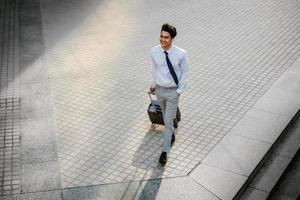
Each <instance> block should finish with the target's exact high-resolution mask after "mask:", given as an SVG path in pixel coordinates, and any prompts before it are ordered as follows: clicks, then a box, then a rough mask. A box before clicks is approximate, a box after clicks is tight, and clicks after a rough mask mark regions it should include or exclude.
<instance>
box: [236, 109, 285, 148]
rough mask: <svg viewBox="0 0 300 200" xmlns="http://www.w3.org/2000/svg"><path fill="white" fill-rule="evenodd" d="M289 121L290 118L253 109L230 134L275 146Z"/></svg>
mask: <svg viewBox="0 0 300 200" xmlns="http://www.w3.org/2000/svg"><path fill="white" fill-rule="evenodd" d="M289 121H290V117H287V116H282V115H279V114H276V113H272V112H266V111H263V110H259V109H255V108H253V109H251V110H250V111H249V112H247V113H246V114H245V115H244V117H243V118H242V119H241V120H240V121H239V122H238V124H237V125H236V126H234V127H233V128H232V130H231V131H230V134H235V135H240V136H244V137H247V138H252V139H255V140H259V141H263V142H267V143H270V144H273V143H274V141H275V140H276V139H277V138H278V137H279V135H280V134H281V133H282V131H283V130H284V128H285V127H286V125H287V124H288V123H289Z"/></svg>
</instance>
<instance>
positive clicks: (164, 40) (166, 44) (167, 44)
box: [160, 31, 174, 50]
mask: <svg viewBox="0 0 300 200" xmlns="http://www.w3.org/2000/svg"><path fill="white" fill-rule="evenodd" d="M173 40H174V38H171V35H170V33H168V32H166V31H161V33H160V44H161V47H162V48H163V49H164V50H168V49H169V48H171V47H172V42H173Z"/></svg>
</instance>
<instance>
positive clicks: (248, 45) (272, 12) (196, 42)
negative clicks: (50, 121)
mask: <svg viewBox="0 0 300 200" xmlns="http://www.w3.org/2000/svg"><path fill="white" fill-rule="evenodd" d="M298 6H299V2H297V1H294V0H289V1H287V2H286V1H285V2H283V1H279V0H276V1H271V0H267V1H254V2H248V1H230V2H228V1H222V0H214V1H197V2H189V1H184V2H182V1H175V2H174V1H172V2H171V1H164V2H160V1H151V2H146V1H133V2H130V3H128V2H127V3H125V2H117V1H110V2H98V1H93V0H90V1H86V2H85V3H84V4H83V3H82V2H80V1H76V0H72V1H71V0H69V1H63V2H62V1H48V0H43V1H41V8H42V15H43V27H44V36H45V46H46V50H45V58H46V61H45V62H46V63H47V66H48V68H49V82H50V90H51V92H52V94H53V101H54V104H53V105H54V119H55V127H56V133H57V136H58V137H57V139H58V154H59V161H60V167H61V168H60V169H61V174H62V181H63V183H62V184H63V187H74V186H85V185H90V184H105V183H116V182H122V181H130V180H141V179H148V178H149V177H150V176H151V174H159V169H157V164H156V163H157V160H158V156H159V154H160V151H161V144H162V132H161V130H162V129H161V127H159V128H158V129H157V130H155V131H154V130H151V129H150V122H149V120H148V116H147V114H146V109H147V104H148V103H149V100H148V98H147V94H146V92H147V89H148V87H149V83H150V61H149V49H150V47H151V46H154V45H156V44H157V43H158V36H159V30H160V26H161V24H162V23H164V22H166V21H169V22H171V23H174V25H175V26H176V27H177V29H178V31H179V32H178V37H177V38H176V40H175V41H176V44H177V45H179V46H181V47H183V48H185V49H186V50H187V52H188V55H189V63H190V76H189V88H188V89H187V91H186V93H185V94H183V95H182V96H181V102H180V107H181V110H182V117H183V121H182V122H181V123H180V125H179V131H178V134H177V140H176V143H175V145H174V146H173V148H172V151H171V153H170V159H169V163H168V165H167V166H166V169H165V171H164V173H163V175H162V177H176V176H182V175H187V174H188V173H189V172H190V171H191V170H192V169H193V168H194V167H195V166H196V165H197V164H198V163H199V162H200V161H201V160H202V159H203V158H204V157H205V156H206V155H207V154H208V153H209V152H210V151H211V150H212V149H213V148H214V146H215V145H216V144H217V143H218V142H219V141H220V140H221V139H222V138H223V137H224V136H225V135H226V134H227V133H228V132H229V130H230V129H231V128H232V127H233V126H234V125H235V124H236V123H237V122H238V121H239V120H240V119H241V118H242V117H243V116H244V115H245V113H247V111H248V110H249V109H250V108H251V107H252V106H253V105H254V104H255V103H256V102H257V100H258V99H259V98H260V97H261V96H262V95H263V94H264V93H265V92H266V91H267V90H268V89H269V87H270V86H271V85H272V84H273V83H274V81H275V80H276V79H277V78H278V77H279V76H280V75H281V74H282V73H283V72H284V71H285V70H286V69H287V68H288V67H289V66H290V65H291V64H292V63H293V62H294V61H295V60H296V58H297V57H299V55H300V39H299V37H298V35H299V32H298V30H299V29H298V26H297V24H299V10H298V9H297V7H298ZM166 7H167V8H168V12H165V8H166Z"/></svg>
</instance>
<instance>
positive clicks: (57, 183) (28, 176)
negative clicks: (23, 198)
mask: <svg viewBox="0 0 300 200" xmlns="http://www.w3.org/2000/svg"><path fill="white" fill-rule="evenodd" d="M21 188H22V193H27V192H37V191H45V190H55V189H60V188H61V180H60V175H59V167H58V162H57V161H49V162H43V163H32V164H23V165H22V186H21Z"/></svg>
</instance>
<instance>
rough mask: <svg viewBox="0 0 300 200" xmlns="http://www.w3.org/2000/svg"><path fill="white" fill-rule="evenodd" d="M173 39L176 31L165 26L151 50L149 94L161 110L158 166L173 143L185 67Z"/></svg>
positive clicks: (186, 65)
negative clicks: (162, 122)
mask: <svg viewBox="0 0 300 200" xmlns="http://www.w3.org/2000/svg"><path fill="white" fill-rule="evenodd" d="M176 35H177V31H176V28H175V27H173V26H172V25H170V24H168V23H166V24H163V26H162V28H161V31H160V45H157V46H155V47H153V48H152V49H151V52H150V55H151V60H152V64H153V68H152V79H153V80H152V85H151V86H150V92H151V93H154V92H155V93H156V96H157V100H158V101H159V103H160V106H161V108H162V113H163V117H164V123H165V130H164V142H163V147H162V153H161V155H160V158H159V162H160V163H161V164H162V165H165V164H166V163H167V154H168V153H169V152H170V149H171V145H172V144H173V143H174V141H175V134H174V126H173V123H174V119H175V117H176V111H177V107H178V102H179V96H180V94H181V93H182V92H183V90H184V89H185V87H186V82H187V72H188V63H187V55H186V52H185V50H183V49H181V48H179V47H177V46H175V45H173V41H174V38H175V37H176Z"/></svg>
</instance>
